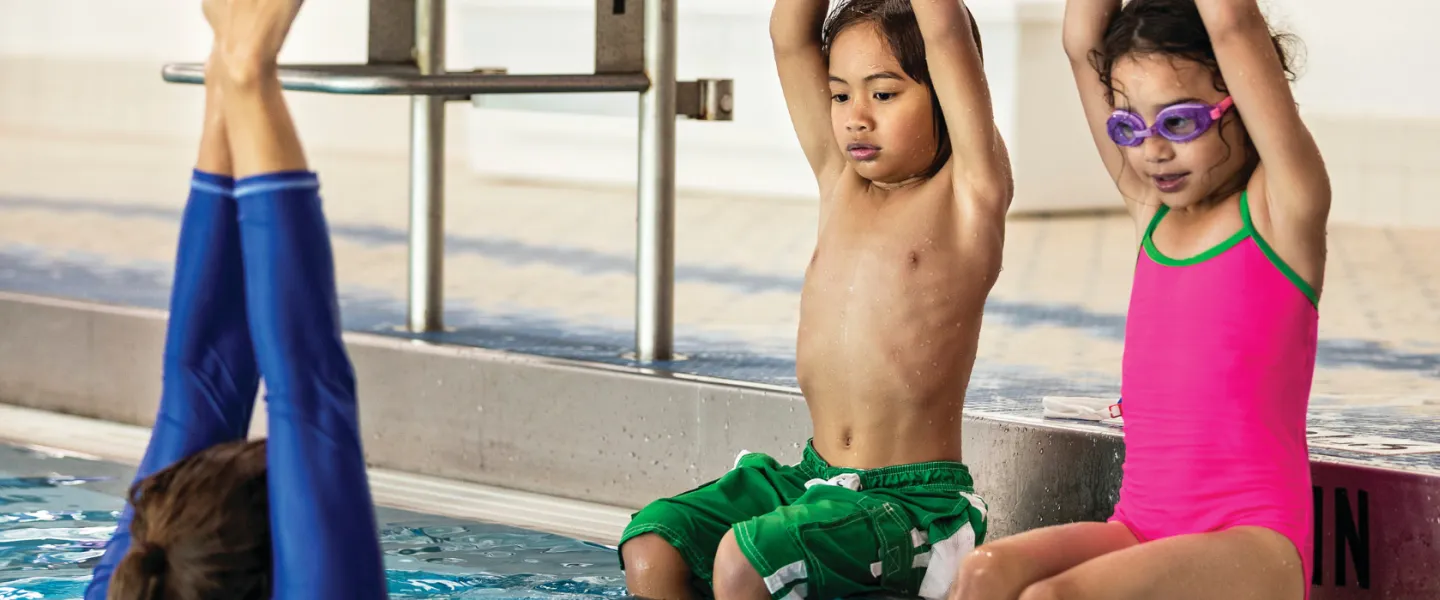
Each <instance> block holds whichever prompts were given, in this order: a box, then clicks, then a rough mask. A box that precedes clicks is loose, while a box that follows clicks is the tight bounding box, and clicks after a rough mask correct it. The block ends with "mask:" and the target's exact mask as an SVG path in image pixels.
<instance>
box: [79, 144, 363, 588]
mask: <svg viewBox="0 0 1440 600" xmlns="http://www.w3.org/2000/svg"><path fill="white" fill-rule="evenodd" d="M319 187H320V186H319V181H318V179H317V178H316V177H315V174H314V173H310V172H287V173H272V174H266V175H258V176H255V177H247V178H245V179H242V180H240V181H238V182H237V181H234V180H231V179H230V178H227V177H221V176H216V175H211V174H207V173H203V172H199V171H196V172H195V174H194V178H193V180H192V182H191V188H190V198H189V200H188V201H187V203H186V206H185V213H184V217H183V219H182V221H181V225H180V244H179V251H178V253H177V254H178V255H177V257H176V261H175V281H174V284H173V288H172V290H171V297H170V319H169V322H168V324H167V328H166V337H165V361H164V380H163V381H164V384H163V388H162V392H161V397H160V411H159V414H158V415H157V416H156V419H155V429H154V432H153V434H152V436H151V438H150V446H149V448H148V449H147V450H146V452H145V458H144V460H143V461H142V462H141V463H140V469H139V472H138V473H137V475H136V479H137V480H139V479H141V478H144V477H147V476H149V475H151V474H153V473H155V472H156V471H159V470H161V469H164V468H165V467H167V466H169V465H171V464H173V463H175V462H176V461H178V460H180V459H182V458H185V457H187V456H189V455H191V454H194V453H196V452H199V451H201V450H204V449H206V448H208V447H210V446H213V445H215V444H219V443H223V442H228V441H234V440H240V439H244V437H245V435H246V432H247V431H248V430H249V427H250V417H251V415H252V411H253V410H254V400H255V394H256V391H257V389H258V387H259V382H260V379H261V377H263V378H264V380H265V389H266V405H267V407H268V410H269V413H268V414H269V440H268V442H267V452H268V456H267V467H268V475H267V477H268V482H269V489H270V532H271V542H272V546H273V554H274V577H275V579H274V596H273V597H274V598H276V599H277V600H302V599H303V600H320V599H331V598H335V599H339V598H345V599H355V600H368V599H372V598H384V597H385V576H384V568H383V563H382V560H381V555H380V547H379V541H378V537H377V532H376V524H375V516H374V507H373V504H372V502H371V499H370V488H369V486H368V483H367V481H366V478H365V461H364V455H363V452H362V449H361V445H360V432H359V415H358V412H357V407H356V400H355V374H354V371H353V369H352V367H351V364H350V359H349V357H348V356H347V355H346V353H345V346H344V343H343V342H342V340H341V337H340V331H341V330H340V310H339V304H338V301H337V299H336V293H335V266H334V259H333V257H332V255H331V250H330V238H329V231H328V229H327V227H326V223H325V215H324V213H323V212H322V211H321V207H320V196H319ZM131 511H132V507H131V506H130V505H129V504H128V503H127V504H126V506H125V510H124V512H123V513H122V515H121V517H120V522H119V524H118V526H117V528H116V531H115V535H114V537H113V538H112V539H111V541H110V543H109V544H108V545H107V546H106V549H105V555H104V556H103V557H101V559H100V563H99V564H98V565H97V566H96V567H95V576H94V579H93V580H92V581H91V583H90V586H89V588H88V589H87V590H86V593H85V598H86V600H105V596H106V594H107V593H108V591H109V584H110V576H111V574H112V573H113V571H114V569H115V565H116V564H118V563H119V562H120V559H121V558H122V557H123V556H124V555H125V552H126V551H127V550H128V549H129V547H130V530H129V527H130V520H131V517H132V514H131Z"/></svg>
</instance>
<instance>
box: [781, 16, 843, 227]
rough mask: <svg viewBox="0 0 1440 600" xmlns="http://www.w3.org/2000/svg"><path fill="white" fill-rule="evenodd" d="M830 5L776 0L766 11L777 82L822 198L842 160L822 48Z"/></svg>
mask: <svg viewBox="0 0 1440 600" xmlns="http://www.w3.org/2000/svg"><path fill="white" fill-rule="evenodd" d="M828 7H829V2H827V0H776V2H775V8H774V10H773V11H772V12H771V13H770V40H771V43H772V44H773V45H774V49H775V66H776V68H777V70H778V71H779V73H780V87H781V89H782V90H783V91H784V93H785V105H786V107H787V108H788V109H789V111H790V122H791V123H792V124H793V125H794V127H795V135H796V137H798V138H799V139H800V147H801V149H802V150H804V152H805V159H806V160H808V161H809V162H810V169H811V170H813V171H814V172H815V178H816V179H817V180H818V181H819V183H820V194H821V199H822V201H823V200H824V199H825V198H828V197H829V195H830V193H829V192H830V185H831V184H832V183H833V182H834V181H835V179H836V177H837V176H838V175H839V174H840V172H841V170H842V169H843V167H844V165H845V158H844V156H842V155H841V154H840V148H839V146H838V145H837V144H836V143H835V134H834V132H833V131H831V129H830V74H829V73H830V72H829V69H828V68H827V67H826V64H825V56H824V54H823V53H822V51H821V48H820V27H821V25H822V24H823V23H824V22H825V12H826V10H827V9H828Z"/></svg>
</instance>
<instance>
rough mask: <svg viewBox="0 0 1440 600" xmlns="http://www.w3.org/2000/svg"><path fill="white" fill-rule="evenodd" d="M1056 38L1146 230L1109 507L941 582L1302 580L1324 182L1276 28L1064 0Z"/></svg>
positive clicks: (1105, 592) (1202, 589)
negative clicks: (1121, 451) (1115, 495)
mask: <svg viewBox="0 0 1440 600" xmlns="http://www.w3.org/2000/svg"><path fill="white" fill-rule="evenodd" d="M1064 38H1065V39H1064V43H1065V49H1066V52H1067V53H1068V54H1069V56H1070V58H1071V62H1072V65H1073V67H1074V72H1075V79H1076V83H1077V85H1078V86H1079V90H1080V95H1081V98H1082V102H1083V104H1084V107H1085V113H1086V116H1087V118H1088V120H1089V122H1090V126H1091V131H1092V132H1093V134H1094V137H1095V142H1096V145H1097V146H1098V147H1099V150H1100V155H1101V157H1102V159H1103V161H1104V164H1105V166H1106V168H1107V169H1108V171H1109V172H1110V174H1111V176H1112V177H1113V178H1114V179H1115V182H1116V184H1117V185H1118V186H1119V188H1120V192H1121V194H1122V195H1123V196H1124V197H1125V201H1126V206H1127V207H1128V208H1129V212H1130V214H1131V216H1132V217H1133V218H1134V220H1135V227H1136V234H1137V236H1138V238H1139V240H1140V246H1141V248H1140V250H1139V253H1138V254H1139V256H1138V259H1137V265H1136V269H1135V282H1134V286H1133V290H1132V296H1131V303H1130V312H1129V315H1128V318H1127V324H1126V336H1125V359H1124V369H1123V383H1122V394H1121V395H1122V397H1124V399H1125V400H1126V402H1125V403H1124V405H1123V406H1124V411H1125V443H1126V450H1127V458H1126V463H1125V475H1124V481H1123V483H1122V486H1121V491H1120V502H1119V504H1118V505H1117V506H1116V507H1115V513H1114V516H1113V517H1111V519H1110V522H1109V523H1077V524H1071V525H1063V526H1059V527H1051V528H1045V529H1041V530H1037V531H1032V532H1028V533H1025V534H1022V535H1017V536H1014V537H1011V538H1008V539H1005V540H1000V541H997V542H993V543H991V544H989V545H987V546H985V547H983V548H981V549H980V550H978V551H977V552H976V553H974V554H972V556H970V557H969V559H968V561H967V562H966V563H964V564H963V566H962V567H961V569H960V573H959V575H958V579H957V583H956V585H955V587H954V589H953V591H952V596H953V597H954V598H957V599H972V600H977V599H983V600H1000V599H1005V600H1013V599H1015V598H1017V597H1018V598H1025V599H1038V598H1107V599H1116V600H1124V599H1129V598H1134V599H1141V598H1165V599H1166V600H1186V599H1200V598H1206V599H1210V598H1225V599H1232V598H1267V599H1268V598H1284V599H1293V600H1299V599H1300V598H1303V597H1308V590H1309V587H1310V586H1309V581H1310V573H1311V565H1310V560H1311V556H1312V554H1311V549H1312V543H1313V540H1312V535H1313V533H1312V529H1311V499H1310V463H1309V455H1308V450H1307V447H1306V442H1305V412H1306V407H1307V404H1308V399H1309V392H1310V384H1311V378H1312V375H1313V373H1314V366H1315V348H1316V324H1317V321H1318V313H1317V308H1316V307H1317V303H1318V299H1319V290H1320V287H1321V280H1322V274H1323V273H1324V269H1325V221H1326V218H1327V216H1328V212H1329V205H1330V187H1329V182H1328V179H1327V176H1326V173H1325V166H1324V163H1323V161H1322V160H1321V157H1320V153H1319V151H1318V149H1317V148H1316V145H1315V142H1314V140H1313V139H1312V138H1311V136H1310V133H1309V132H1308V131H1307V130H1306V128H1305V125H1304V123H1302V122H1301V120H1300V116H1299V114H1298V112H1297V111H1296V107H1295V102H1294V100H1293V98H1292V96H1291V92H1290V87H1289V81H1288V78H1287V73H1288V72H1289V67H1288V63H1287V58H1286V54H1285V51H1284V49H1283V47H1282V45H1281V44H1280V38H1279V37H1277V36H1275V35H1274V34H1272V33H1271V31H1270V29H1269V27H1268V25H1267V24H1266V22H1265V19H1264V17H1263V16H1262V15H1261V13H1260V10H1259V8H1258V7H1257V6H1256V3H1255V0H1133V1H1132V2H1130V3H1129V4H1127V5H1125V6H1124V8H1123V9H1122V8H1121V2H1120V0H1069V2H1068V4H1067V6H1066V13H1065V31H1064Z"/></svg>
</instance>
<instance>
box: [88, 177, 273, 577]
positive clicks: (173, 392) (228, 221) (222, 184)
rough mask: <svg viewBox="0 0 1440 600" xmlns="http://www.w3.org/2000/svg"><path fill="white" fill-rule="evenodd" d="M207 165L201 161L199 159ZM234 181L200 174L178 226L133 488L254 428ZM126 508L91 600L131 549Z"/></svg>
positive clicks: (253, 380) (253, 373)
mask: <svg viewBox="0 0 1440 600" xmlns="http://www.w3.org/2000/svg"><path fill="white" fill-rule="evenodd" d="M202 162H203V161H202ZM232 187H233V182H232V180H231V179H230V177H228V176H223V175H214V174H210V173H205V172H202V171H200V170H198V169H197V170H196V171H195V174H194V179H193V180H192V182H191V187H190V198H189V200H188V201H187V202H186V205H185V213H184V216H183V217H182V220H181V223H180V243H179V248H178V251H177V253H176V254H177V256H176V259H175V280H174V283H173V284H172V288H171V291H170V318H169V321H168V322H167V324H166V334H165V358H164V374H163V384H162V388H161V395H160V411H159V413H158V414H157V415H156V417H155V428H154V432H153V433H152V434H151V437H150V445H149V447H148V448H147V449H146V451H145V458H144V460H143V461H142V462H141V463H140V469H139V472H138V473H137V474H136V480H137V481H138V480H140V479H143V478H144V477H147V476H149V475H150V474H152V473H155V472H156V471H159V470H161V469H163V468H165V467H167V466H169V465H170V464H171V463H174V462H176V461H178V460H180V459H182V458H185V457H187V456H189V455H191V454H194V453H196V452H199V451H201V450H204V449H205V448H208V447H210V446H213V445H215V444H218V443H220V442H226V441H231V440H237V439H243V438H244V437H245V434H246V432H247V431H248V430H249V428H250V416H251V413H252V410H253V409H254V405H255V393H256V388H257V387H258V385H259V373H258V371H257V368H256V364H255V354H254V350H253V349H252V348H251V344H250V333H249V330H248V323H247V322H246V318H245V302H244V298H245V284H244V267H243V266H242V265H241V263H240V260H241V259H240V231H239V227H238V225H237V224H236V221H235V217H236V214H235V213H236V211H235V199H234V198H233V195H232V194H233V192H232ZM130 519H131V507H130V505H129V504H128V503H127V504H126V506H125V510H124V512H123V513H122V515H121V517H120V522H119V523H118V524H117V526H116V529H115V535H114V537H113V538H112V539H111V540H110V542H109V543H108V544H107V545H106V547H105V555H104V556H103V557H101V559H100V563H99V565H97V566H96V567H95V576H94V579H93V580H92V581H91V583H90V586H89V589H88V590H86V593H85V597H86V598H87V599H89V600H103V599H104V598H105V595H106V594H107V593H108V590H109V584H110V574H111V573H112V572H113V570H114V568H115V565H117V564H118V563H119V562H120V559H121V558H122V557H124V556H125V552H126V550H128V549H129V547H130Z"/></svg>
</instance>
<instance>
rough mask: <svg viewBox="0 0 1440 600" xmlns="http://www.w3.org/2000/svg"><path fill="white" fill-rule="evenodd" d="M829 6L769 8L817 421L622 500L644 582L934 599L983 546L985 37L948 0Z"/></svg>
mask: <svg viewBox="0 0 1440 600" xmlns="http://www.w3.org/2000/svg"><path fill="white" fill-rule="evenodd" d="M827 5H828V2H827V1H826V0H778V1H777V2H776V4H775V9H774V12H773V14H772V18H771V38H772V40H773V42H774V48H775V59H776V64H777V67H778V69H779V73H780V80H781V85H782V88H783V90H784V93H785V99H786V103H787V105H788V107H789V111H790V115H791V120H792V121H793V124H794V127H795V132H796V135H797V136H798V137H799V141H800V145H801V147H802V148H803V150H804V152H805V156H806V158H807V159H808V161H809V163H810V166H811V168H812V169H813V171H814V173H815V177H816V180H817V183H818V185H819V189H820V198H821V200H820V203H821V204H820V231H819V239H818V244H817V247H816V250H815V254H814V257H813V258H812V259H811V263H810V266H809V269H808V270H807V273H806V278H805V286H804V289H803V291H802V293H801V309H800V331H799V337H798V345H797V357H796V359H797V360H796V364H797V371H798V376H799V382H800V388H801V391H802V392H804V394H805V397H806V400H807V403H808V406H809V408H810V415H811V419H812V421H813V423H814V426H815V436H814V439H813V440H812V441H811V443H810V444H809V445H808V446H807V448H806V450H805V457H804V460H803V461H802V462H801V463H800V464H799V465H795V466H782V465H779V464H778V463H777V462H776V461H775V460H774V459H773V458H770V457H768V456H764V455H758V454H751V455H744V456H742V457H741V458H740V460H739V461H738V462H737V464H736V467H735V469H734V470H732V471H730V472H729V473H727V474H726V475H724V476H723V477H721V478H720V479H718V480H716V481H714V482H712V483H710V484H707V485H705V486H702V487H700V488H698V489H696V490H694V491H691V492H687V493H685V494H681V495H679V496H676V497H674V498H666V499H661V500H658V501H656V502H654V503H652V504H651V505H649V506H647V507H646V508H644V509H643V510H641V511H640V512H638V513H636V515H635V517H634V520H633V521H632V522H631V524H630V526H629V527H628V528H627V529H626V531H625V533H624V535H623V536H622V540H621V560H622V564H623V565H624V566H626V568H627V569H626V581H627V584H628V585H629V588H630V591H631V593H633V594H636V595H638V596H643V597H650V598H664V599H667V600H669V599H680V598H690V597H694V596H697V595H698V596H704V597H709V596H711V595H712V593H713V596H714V597H716V598H720V599H722V600H730V599H740V598H756V599H759V598H789V597H794V598H809V597H815V598H825V599H829V598H837V597H841V596H848V595H853V594H857V593H877V592H888V593H895V594H906V595H916V594H918V595H921V596H924V597H927V598H936V597H941V596H943V595H944V594H945V593H946V591H947V590H948V588H949V584H950V581H951V579H952V578H953V576H954V574H955V573H956V570H957V563H958V560H959V558H960V557H961V556H964V555H965V554H966V553H967V552H968V551H969V550H971V549H972V548H973V547H974V546H975V545H976V544H978V543H980V542H982V541H983V540H984V536H985V526H986V516H985V510H986V509H985V505H984V502H983V501H982V500H980V499H979V498H978V497H977V496H975V495H974V493H973V492H974V489H973V483H972V481H971V478H970V475H969V472H968V470H967V469H966V467H965V465H964V464H962V463H961V462H960V461H961V454H960V440H961V436H960V424H961V409H962V407H963V404H964V399H965V390H966V387H967V385H968V383H969V379H970V371H971V369H972V367H973V365H974V361H975V351H976V345H977V343H978V338H979V333H980V322H981V314H982V312H983V309H984V304H985V298H986V296H987V295H988V294H989V291H990V289H991V287H992V286H993V285H994V283H995V280H996V278H997V277H998V275H999V270H1000V260H1001V250H1002V245H1003V238H1004V220H1005V213H1006V211H1007V210H1008V208H1009V204H1010V199H1011V196H1012V192H1013V185H1012V181H1011V177H1010V166H1009V159H1008V156H1007V154H1006V151H1005V146H1004V143H1003V141H1002V140H1001V139H1000V135H999V133H998V131H997V130H996V128H995V124H994V117H993V113H992V109H991V105H990V99H989V93H988V89H987V84H986V82H985V75H984V71H983V69H982V66H981V52H980V41H979V32H978V30H976V28H975V25H974V22H973V20H972V18H971V16H970V14H969V11H968V10H966V9H965V7H964V6H963V3H962V1H961V0H914V2H913V7H912V3H911V2H910V1H908V0H849V1H846V2H842V3H841V4H840V5H839V6H838V7H837V8H836V9H835V11H834V12H833V13H831V14H830V15H829V17H828V18H827V17H826V13H825V11H826V8H827ZM912 8H913V10H912Z"/></svg>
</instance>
